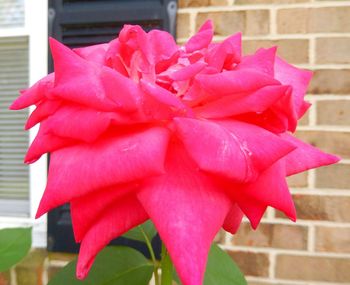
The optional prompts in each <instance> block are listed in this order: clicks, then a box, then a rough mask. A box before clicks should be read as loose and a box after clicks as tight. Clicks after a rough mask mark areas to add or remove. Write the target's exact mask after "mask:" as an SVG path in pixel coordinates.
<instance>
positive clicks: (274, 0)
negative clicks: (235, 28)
mask: <svg viewBox="0 0 350 285" xmlns="http://www.w3.org/2000/svg"><path fill="white" fill-rule="evenodd" d="M306 2H310V0H235V4H238V5H240V4H242V5H249V4H292V3H306Z"/></svg>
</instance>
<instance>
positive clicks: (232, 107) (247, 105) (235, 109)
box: [194, 85, 290, 119]
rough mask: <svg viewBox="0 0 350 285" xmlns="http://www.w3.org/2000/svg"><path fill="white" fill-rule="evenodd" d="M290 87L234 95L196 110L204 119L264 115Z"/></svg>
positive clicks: (277, 86) (268, 87)
mask: <svg viewBox="0 0 350 285" xmlns="http://www.w3.org/2000/svg"><path fill="white" fill-rule="evenodd" d="M289 89H290V87H289V86H283V85H272V86H265V87H263V88H260V89H258V90H257V91H254V92H252V93H243V94H234V95H229V96H225V97H222V98H220V99H218V100H216V101H212V102H209V103H207V104H205V105H203V106H200V107H198V108H195V109H194V110H195V112H196V113H197V114H198V116H200V117H203V118H211V119H213V118H214V119H215V118H225V117H231V116H235V115H239V114H244V113H249V112H254V113H262V112H264V111H266V110H267V109H268V108H269V107H270V106H271V105H272V104H273V103H275V102H276V101H277V100H279V99H280V98H281V97H282V96H284V95H285V94H286V93H287V91H288V90H289Z"/></svg>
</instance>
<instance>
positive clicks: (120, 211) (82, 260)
mask: <svg viewBox="0 0 350 285" xmlns="http://www.w3.org/2000/svg"><path fill="white" fill-rule="evenodd" d="M147 219H148V216H147V214H146V212H145V210H144V209H143V208H142V205H141V204H140V202H138V200H137V199H136V197H135V196H128V197H126V198H125V199H122V200H120V201H119V203H115V204H113V206H112V207H108V208H106V210H105V211H104V212H103V214H102V215H101V217H100V218H99V219H98V221H96V223H95V224H94V225H93V226H92V227H91V228H90V230H89V231H88V232H87V234H86V235H85V236H84V239H83V242H82V243H81V246H80V251H79V257H78V263H77V272H76V275H77V278H78V279H84V278H85V277H86V276H87V275H88V273H89V271H90V268H91V266H92V264H93V262H94V259H95V257H96V255H97V254H98V252H99V251H100V250H102V249H103V248H104V247H105V246H107V245H108V243H109V242H110V241H111V240H112V239H114V238H117V237H119V236H120V235H122V234H124V233H125V232H127V231H128V230H130V229H132V228H133V227H135V226H137V225H139V224H142V223H143V222H145V221H146V220H147Z"/></svg>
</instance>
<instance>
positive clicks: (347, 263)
mask: <svg viewBox="0 0 350 285" xmlns="http://www.w3.org/2000/svg"><path fill="white" fill-rule="evenodd" d="M349 268H350V259H346V258H333V257H316V256H298V255H280V256H277V260H276V277H277V278H281V279H291V280H310V281H322V282H342V283H346V282H350V270H349Z"/></svg>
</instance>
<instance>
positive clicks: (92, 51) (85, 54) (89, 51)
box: [74, 44, 109, 65]
mask: <svg viewBox="0 0 350 285" xmlns="http://www.w3.org/2000/svg"><path fill="white" fill-rule="evenodd" d="M108 48H109V44H98V45H92V46H87V47H83V48H75V49H74V52H75V53H76V54H78V55H79V56H81V57H82V58H84V59H86V60H88V61H93V62H95V63H98V64H100V65H104V64H105V61H106V52H107V50H108Z"/></svg>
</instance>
